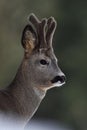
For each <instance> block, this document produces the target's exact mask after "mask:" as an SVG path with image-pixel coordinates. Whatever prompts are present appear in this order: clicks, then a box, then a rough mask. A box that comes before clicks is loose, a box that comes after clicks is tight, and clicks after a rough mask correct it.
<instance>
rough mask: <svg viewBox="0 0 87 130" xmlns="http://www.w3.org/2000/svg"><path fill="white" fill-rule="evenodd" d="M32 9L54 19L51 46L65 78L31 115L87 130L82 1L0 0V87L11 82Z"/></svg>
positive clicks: (86, 19) (86, 26)
mask: <svg viewBox="0 0 87 130" xmlns="http://www.w3.org/2000/svg"><path fill="white" fill-rule="evenodd" d="M32 12H33V13H35V14H36V15H37V16H38V17H39V18H42V17H50V16H54V17H55V19H56V20H57V24H58V26H57V30H56V33H55V36H54V49H55V53H56V56H57V57H58V59H59V66H60V68H61V69H62V70H63V72H64V73H65V74H66V77H67V82H66V84H65V85H64V87H61V88H55V89H52V90H49V91H48V93H47V95H46V97H45V99H44V100H43V102H42V103H41V105H40V107H39V109H38V111H37V112H36V114H35V115H34V117H33V118H34V119H44V120H45V121H46V120H54V121H56V122H60V123H61V124H64V125H66V126H69V127H71V128H73V129H74V130H87V79H86V77H87V76H86V75H87V74H86V73H87V58H86V57H87V1H86V0H36V1H35V0H14V1H13V0H9V1H6V0H0V86H1V87H4V86H7V85H8V84H9V83H10V82H11V81H12V79H13V78H14V76H15V74H16V72H17V69H18V67H19V65H20V63H21V60H22V58H23V48H22V46H21V34H22V30H23V28H24V26H25V25H26V24H27V23H28V20H27V17H28V15H29V14H30V13H32Z"/></svg>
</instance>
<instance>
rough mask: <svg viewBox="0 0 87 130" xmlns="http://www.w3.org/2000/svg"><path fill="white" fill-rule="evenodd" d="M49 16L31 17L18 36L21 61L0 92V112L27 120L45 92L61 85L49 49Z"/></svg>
mask: <svg viewBox="0 0 87 130" xmlns="http://www.w3.org/2000/svg"><path fill="white" fill-rule="evenodd" d="M56 25H57V24H56V21H55V19H54V18H53V17H50V18H49V19H46V18H44V19H42V20H41V21H40V20H39V19H38V18H37V17H36V16H35V15H34V14H31V15H30V17H29V24H28V25H27V26H26V27H25V28H24V30H23V34H22V39H21V42H22V46H23V48H24V58H23V61H22V63H21V65H20V67H19V69H18V72H17V74H16V76H15V78H14V80H13V81H12V83H11V84H10V85H9V86H8V87H7V88H5V89H2V90H0V112H1V113H4V115H5V114H7V115H12V116H17V117H18V118H20V119H23V120H24V121H28V120H29V119H30V118H31V117H32V116H33V114H34V113H35V111H36V110H37V108H38V106H39V104H40V102H41V101H42V99H43V98H44V96H45V94H46V92H47V90H48V89H50V88H53V87H55V86H61V85H63V84H64V83H65V75H64V73H63V72H62V71H61V70H60V68H59V67H58V64H57V58H56V56H55V54H54V51H53V47H52V39H53V35H54V32H55V29H56Z"/></svg>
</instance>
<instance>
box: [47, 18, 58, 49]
mask: <svg viewBox="0 0 87 130" xmlns="http://www.w3.org/2000/svg"><path fill="white" fill-rule="evenodd" d="M47 26H48V30H47V34H46V41H47V44H48V45H49V46H50V47H51V46H52V40H53V36H54V32H55V29H56V26H57V23H56V21H55V19H54V18H53V17H50V18H49V19H48V21H47Z"/></svg>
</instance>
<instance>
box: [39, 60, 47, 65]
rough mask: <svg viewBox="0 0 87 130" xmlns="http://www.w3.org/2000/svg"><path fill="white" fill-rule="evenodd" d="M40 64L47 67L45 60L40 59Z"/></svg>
mask: <svg viewBox="0 0 87 130" xmlns="http://www.w3.org/2000/svg"><path fill="white" fill-rule="evenodd" d="M40 64H42V65H47V64H48V62H47V61H46V60H44V59H42V60H40Z"/></svg>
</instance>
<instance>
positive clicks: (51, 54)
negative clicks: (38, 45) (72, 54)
mask: <svg viewBox="0 0 87 130" xmlns="http://www.w3.org/2000/svg"><path fill="white" fill-rule="evenodd" d="M39 52H40V53H41V54H42V55H44V56H46V57H48V58H50V59H54V60H56V61H57V58H56V56H55V54H54V50H53V49H47V48H46V49H45V48H42V49H40V50H39Z"/></svg>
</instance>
